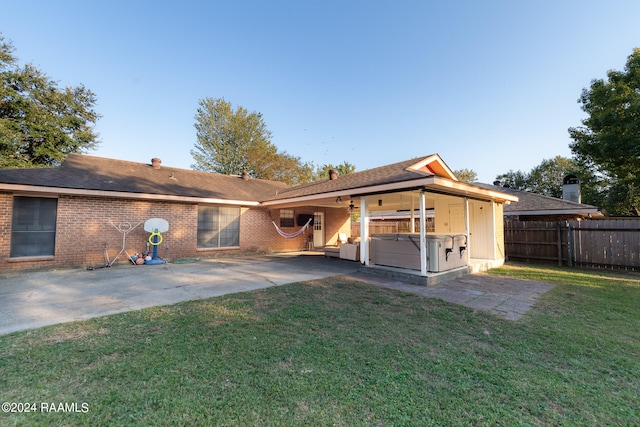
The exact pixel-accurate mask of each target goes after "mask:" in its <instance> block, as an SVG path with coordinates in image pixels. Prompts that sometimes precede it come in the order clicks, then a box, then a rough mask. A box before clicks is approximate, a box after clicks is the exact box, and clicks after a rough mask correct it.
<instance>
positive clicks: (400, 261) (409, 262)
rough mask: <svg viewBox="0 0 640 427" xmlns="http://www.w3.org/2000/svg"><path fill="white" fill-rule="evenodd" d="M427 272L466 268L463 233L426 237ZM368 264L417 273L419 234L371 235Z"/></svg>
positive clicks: (464, 236) (418, 264) (465, 239)
mask: <svg viewBox="0 0 640 427" xmlns="http://www.w3.org/2000/svg"><path fill="white" fill-rule="evenodd" d="M425 237H426V246H427V247H426V251H425V252H426V257H427V271H429V272H432V273H437V272H440V271H447V270H452V269H455V268H459V267H464V266H466V265H467V254H466V250H467V237H466V235H464V234H427V235H426V236H425ZM371 262H372V263H373V264H376V265H385V266H388V267H398V268H407V269H410V270H418V271H419V270H420V234H419V233H397V234H374V235H372V236H371Z"/></svg>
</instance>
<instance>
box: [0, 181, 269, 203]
mask: <svg viewBox="0 0 640 427" xmlns="http://www.w3.org/2000/svg"><path fill="white" fill-rule="evenodd" d="M0 190H5V191H12V192H14V193H23V194H43V195H45V194H46V195H54V194H55V195H69V196H87V197H113V198H117V199H135V200H154V201H165V202H166V201H169V202H186V203H211V204H218V205H234V206H258V205H260V203H259V202H257V201H247V200H227V199H214V198H206V197H186V196H175V195H168V194H149V193H127V192H124V191H104V190H84V189H79V188H62V187H44V186H34V185H22V184H0Z"/></svg>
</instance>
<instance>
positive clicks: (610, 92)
mask: <svg viewBox="0 0 640 427" xmlns="http://www.w3.org/2000/svg"><path fill="white" fill-rule="evenodd" d="M578 102H579V103H581V104H582V110H583V111H584V112H586V113H587V114H588V115H589V116H588V117H587V118H586V119H583V120H582V126H579V127H572V128H569V134H570V136H571V138H572V139H573V143H571V144H570V147H571V151H572V152H573V154H574V156H575V158H576V160H577V161H578V162H580V164H581V165H583V166H584V167H586V168H592V169H593V170H595V171H597V172H598V173H600V174H601V176H602V180H603V181H605V182H608V183H609V189H610V191H611V195H610V196H611V197H610V203H609V204H610V205H611V206H610V208H609V209H612V208H613V209H615V210H614V211H613V213H616V214H622V215H636V216H637V215H640V48H635V49H634V50H633V53H632V54H631V55H630V56H629V57H628V58H627V63H626V65H625V69H624V71H614V70H612V71H609V72H608V73H607V79H606V80H604V79H595V80H592V82H591V86H590V87H589V88H585V89H583V90H582V95H581V97H580V99H579V100H578ZM621 202H622V203H621Z"/></svg>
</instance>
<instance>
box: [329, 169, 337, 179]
mask: <svg viewBox="0 0 640 427" xmlns="http://www.w3.org/2000/svg"><path fill="white" fill-rule="evenodd" d="M336 179H338V171H337V170H335V169H331V170H330V171H329V180H330V181H335V180H336Z"/></svg>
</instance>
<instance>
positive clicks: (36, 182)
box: [0, 154, 289, 204]
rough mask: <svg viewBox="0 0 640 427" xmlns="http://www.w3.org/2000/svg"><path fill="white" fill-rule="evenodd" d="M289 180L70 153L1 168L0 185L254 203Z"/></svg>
mask: <svg viewBox="0 0 640 427" xmlns="http://www.w3.org/2000/svg"><path fill="white" fill-rule="evenodd" d="M285 188H289V186H288V185H286V184H284V183H281V182H276V181H267V180H261V179H248V180H245V179H243V178H242V177H237V176H229V175H222V174H216V173H211V172H200V171H193V170H188V169H178V168H170V167H164V166H160V165H159V164H158V167H157V168H155V167H153V166H152V165H151V164H145V163H136V162H128V161H124V160H114V159H107V158H103V157H95V156H88V155H84V154H70V155H69V156H68V157H67V158H66V159H65V160H64V162H63V163H62V165H61V166H59V167H56V168H38V169H3V170H0V190H13V191H20V190H22V191H39V192H44V193H47V192H50V193H60V194H83V195H95V196H105V197H109V196H112V197H134V198H146V199H160V200H188V199H193V198H195V199H198V200H202V199H206V200H209V201H215V202H223V201H224V202H226V203H232V204H234V203H235V204H246V203H249V204H258V203H257V201H258V200H260V199H261V198H264V197H265V195H270V194H276V192H277V191H278V190H282V189H285Z"/></svg>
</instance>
